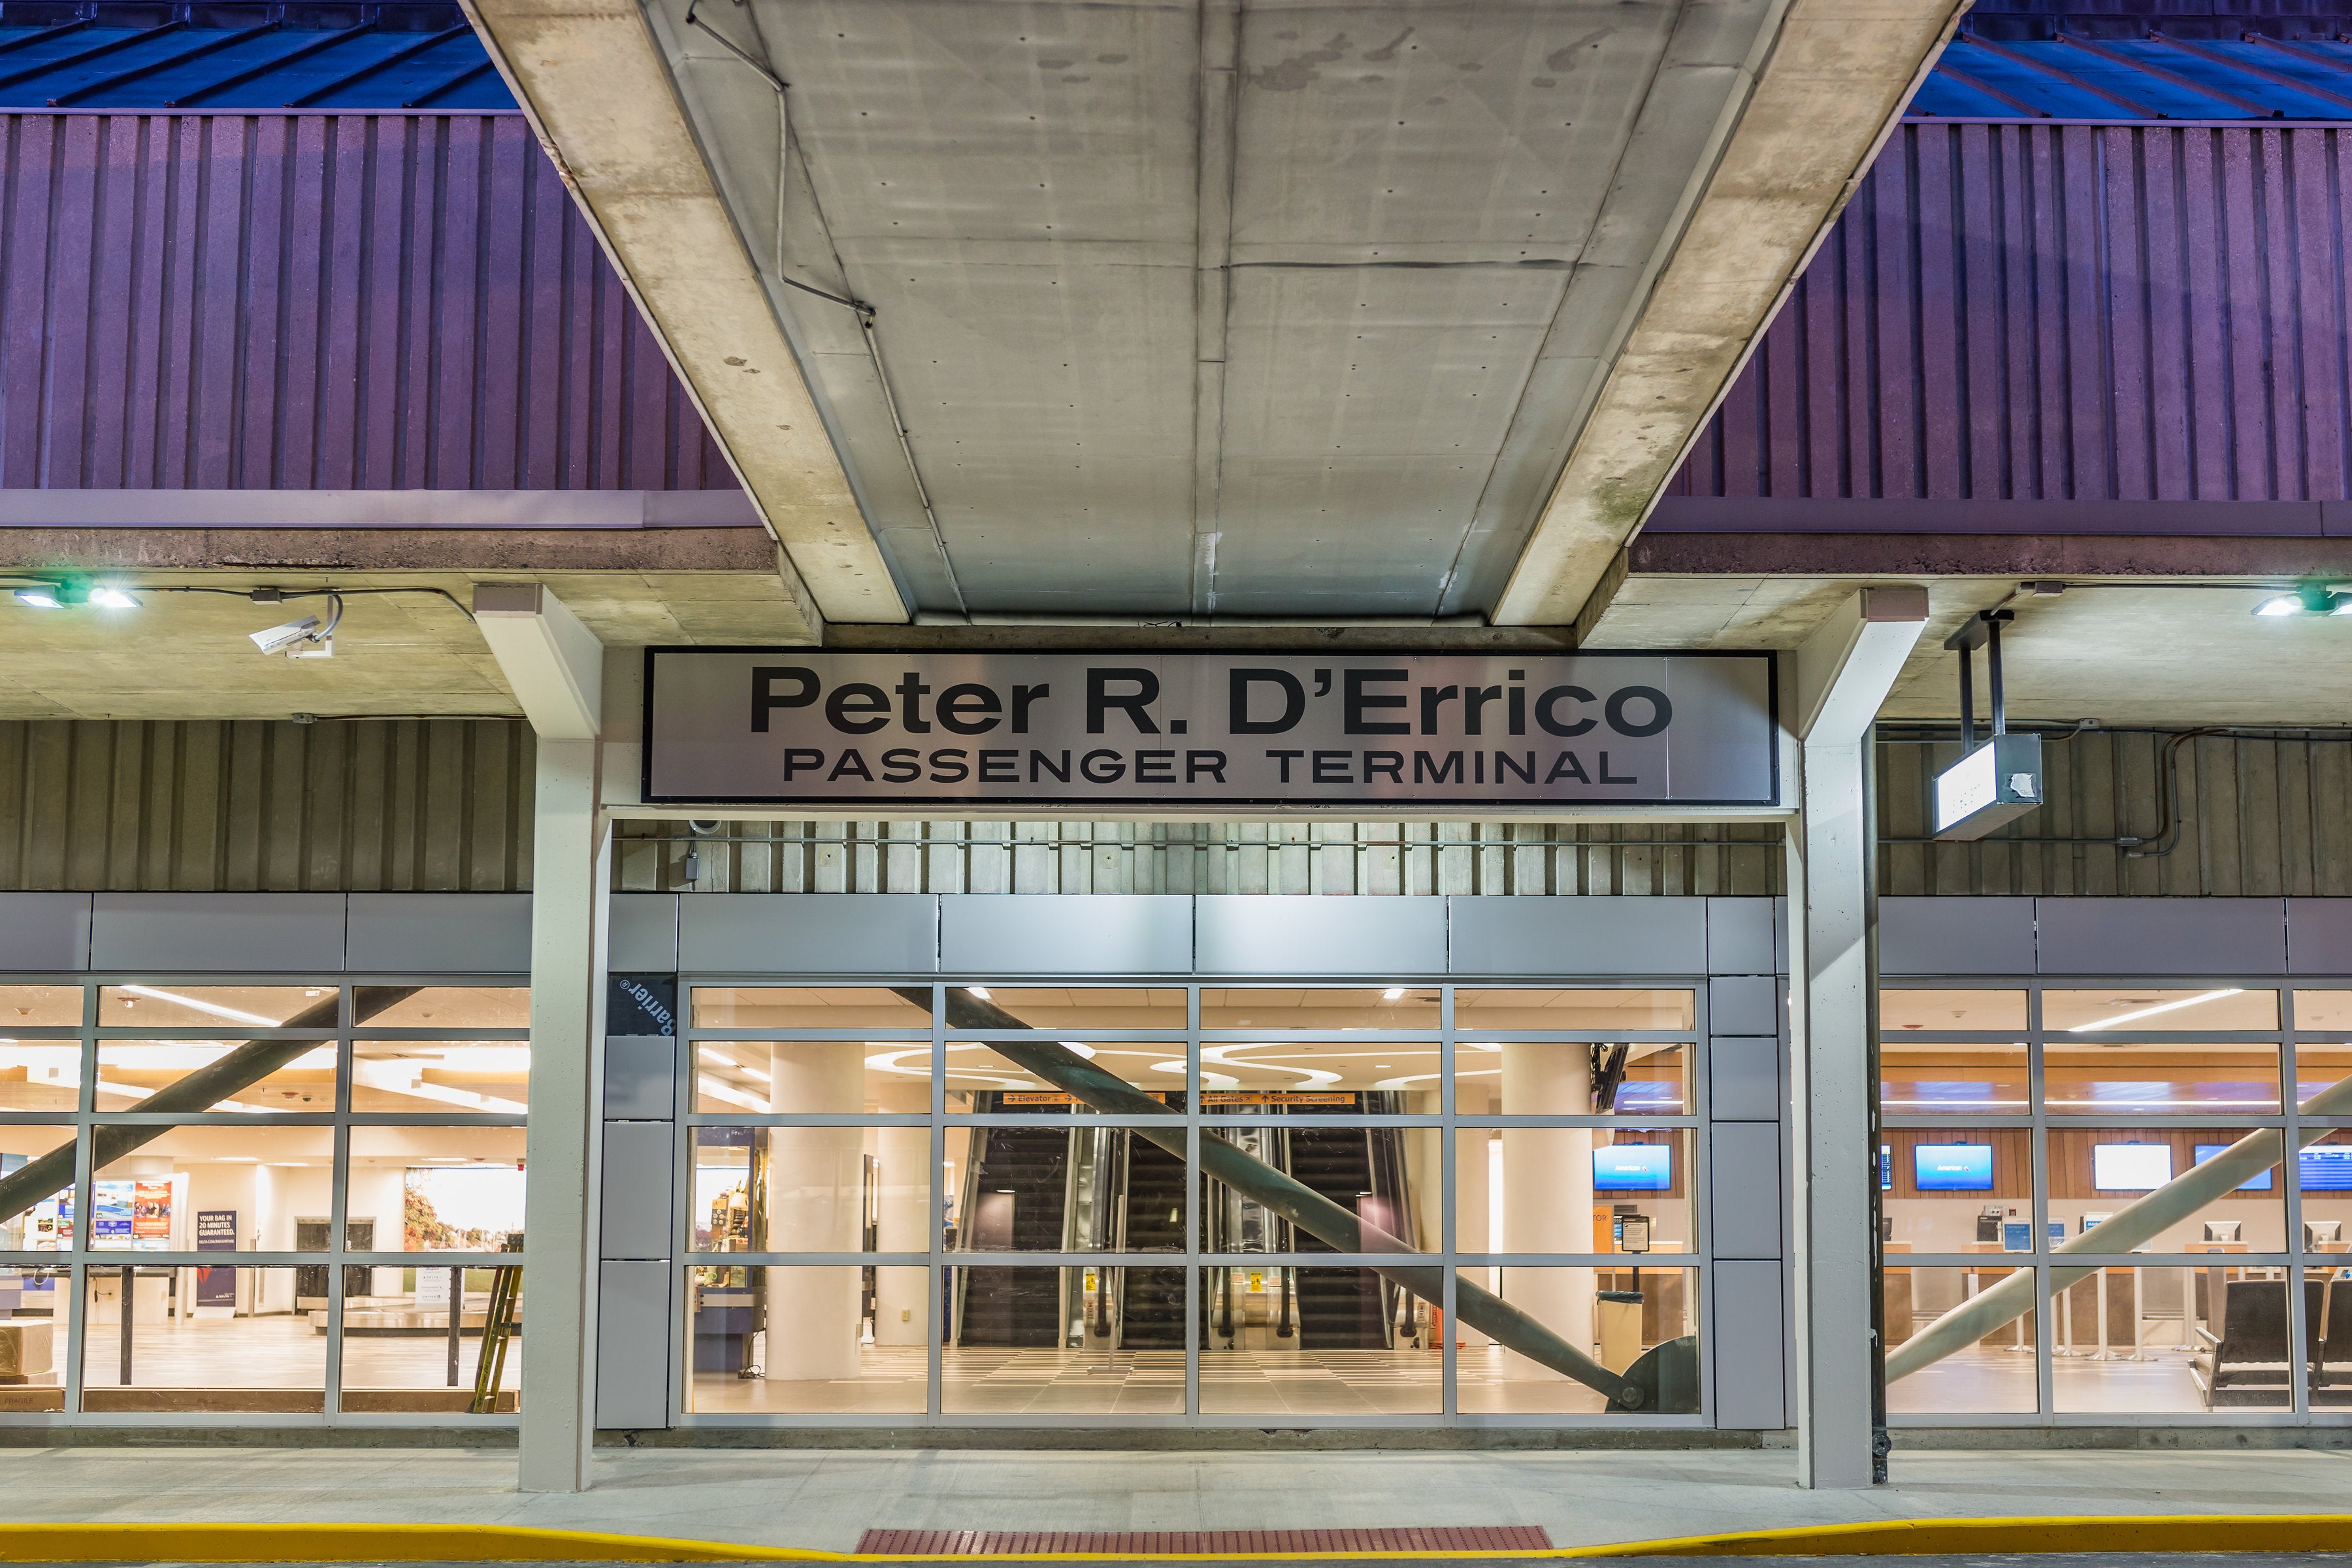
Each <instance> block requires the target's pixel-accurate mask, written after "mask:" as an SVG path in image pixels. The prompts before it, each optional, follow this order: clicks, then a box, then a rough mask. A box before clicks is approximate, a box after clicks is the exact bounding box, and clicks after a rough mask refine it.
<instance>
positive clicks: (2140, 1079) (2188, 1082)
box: [2042, 1036, 2279, 1116]
mask: <svg viewBox="0 0 2352 1568" xmlns="http://www.w3.org/2000/svg"><path fill="white" fill-rule="evenodd" d="M2278 1057H2279V1052H2278V1047H2276V1046H2274V1045H2272V1044H2270V1043H2269V1042H2268V1041H2257V1042H2246V1043H2242V1044H2239V1045H2189V1044H2187V1043H2183V1044H2180V1045H2161V1046H2146V1045H2125V1044H2124V1043H2122V1042H2121V1041H2115V1042H2111V1043H2106V1044H2101V1045H2084V1044H2077V1043H2075V1042H2074V1037H2065V1036H2062V1037H2057V1038H2054V1039H2052V1040H2051V1041H2049V1042H2048V1043H2047V1044H2046V1045H2045V1046H2044V1047H2043V1049H2042V1069H2043V1076H2042V1096H2043V1106H2044V1109H2046V1110H2048V1111H2049V1112H2050V1113H2051V1114H2052V1115H2053V1116H2128V1115H2136V1114H2137V1115H2151V1116H2199V1115H2210V1116H2275V1115H2277V1114H2278V1110H2279V1092H2278V1089H2279V1074H2278Z"/></svg>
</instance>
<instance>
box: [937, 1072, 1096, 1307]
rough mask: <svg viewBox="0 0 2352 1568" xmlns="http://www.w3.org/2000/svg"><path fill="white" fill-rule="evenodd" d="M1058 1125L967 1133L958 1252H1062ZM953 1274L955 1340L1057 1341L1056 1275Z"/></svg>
mask: <svg viewBox="0 0 2352 1568" xmlns="http://www.w3.org/2000/svg"><path fill="white" fill-rule="evenodd" d="M976 1109H982V1110H993V1109H994V1107H993V1106H992V1105H988V1106H982V1107H978V1108H976ZM1007 1109H1011V1108H1009V1107H1008V1108H1007ZM1042 1120H1044V1119H1042V1118H1041V1121H1042ZM1054 1121H1061V1119H1060V1118H1058V1117H1056V1118H1054V1119H1053V1120H1052V1121H1045V1125H1041V1126H1037V1127H984V1128H978V1129H975V1130H974V1138H975V1140H976V1147H975V1149H974V1152H973V1156H972V1161H971V1170H970V1173H969V1175H968V1177H967V1180H966V1186H965V1197H966V1201H965V1204H964V1210H963V1212H964V1216H965V1217H964V1229H963V1234H962V1237H961V1249H962V1250H963V1251H964V1252H966V1253H967V1254H971V1253H982V1254H984V1253H990V1252H1059V1251H1060V1250H1062V1247H1063V1237H1062V1226H1063V1215H1064V1211H1065V1209H1066V1207H1067V1205H1068V1202H1069V1180H1070V1156H1071V1148H1070V1142H1071V1134H1070V1128H1069V1125H1068V1123H1067V1122H1066V1121H1062V1122H1061V1125H1058V1126H1056V1125H1054V1124H1053V1123H1054ZM956 1272H957V1274H958V1275H959V1276H960V1287H959V1289H958V1290H957V1298H958V1300H957V1313H956V1320H955V1321H956V1342H957V1343H959V1344H964V1345H995V1346H1005V1347H1011V1348H1033V1347H1046V1346H1053V1345H1057V1344H1059V1343H1060V1342H1061V1340H1062V1310H1063V1308H1062V1270H1060V1269H1059V1268H972V1267H970V1266H966V1267H963V1268H959V1269H957V1271H956Z"/></svg>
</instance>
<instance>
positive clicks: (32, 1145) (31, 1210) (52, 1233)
mask: <svg viewBox="0 0 2352 1568" xmlns="http://www.w3.org/2000/svg"><path fill="white" fill-rule="evenodd" d="M73 1143H74V1130H73V1129H72V1128H70V1127H28V1126H25V1125H23V1124H21V1123H17V1124H8V1125H0V1183H6V1184H8V1185H9V1186H10V1187H12V1188H16V1187H22V1186H23V1185H24V1184H26V1183H28V1182H29V1183H34V1184H36V1186H37V1190H36V1191H35V1192H32V1193H24V1192H19V1193H17V1194H16V1198H15V1201H14V1202H10V1203H6V1204H0V1214H5V1215H7V1216H8V1217H6V1218H5V1219H0V1252H62V1251H65V1250H66V1249H67V1248H68V1247H70V1246H71V1244H72V1243H71V1237H72V1232H73V1221H72V1217H71V1215H72V1210H73V1174H74V1173H73ZM44 1158H48V1159H51V1160H53V1162H54V1163H52V1164H51V1166H50V1167H49V1171H50V1179H48V1180H46V1181H43V1180H40V1179H39V1178H38V1177H36V1176H26V1177H24V1178H21V1179H17V1177H16V1173H17V1172H19V1171H23V1170H25V1169H26V1167H27V1166H29V1165H31V1164H32V1163H34V1162H35V1161H37V1160H40V1159H44ZM28 1200H31V1201H30V1206H29V1207H27V1206H26V1203H27V1201H28ZM12 1211H13V1212H12ZM60 1215H63V1216H65V1217H64V1218H63V1219H62V1220H61V1219H60ZM5 1289H6V1287H5V1283H0V1292H5ZM8 1304H9V1303H8V1300H7V1298H6V1296H5V1294H0V1318H5V1316H6V1315H7V1313H6V1310H5V1309H6V1308H7V1307H8ZM0 1408H5V1406H0Z"/></svg>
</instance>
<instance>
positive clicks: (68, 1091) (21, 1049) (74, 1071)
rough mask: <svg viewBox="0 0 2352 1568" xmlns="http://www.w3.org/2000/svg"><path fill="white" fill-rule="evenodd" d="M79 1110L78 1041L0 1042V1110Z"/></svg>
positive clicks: (79, 1052) (79, 1062) (79, 1059)
mask: <svg viewBox="0 0 2352 1568" xmlns="http://www.w3.org/2000/svg"><path fill="white" fill-rule="evenodd" d="M80 1109H81V1042H80V1041H79V1040H0V1110H61V1111H67V1112H71V1111H75V1110H80Z"/></svg>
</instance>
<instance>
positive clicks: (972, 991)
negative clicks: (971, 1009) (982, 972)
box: [963, 985, 988, 1002]
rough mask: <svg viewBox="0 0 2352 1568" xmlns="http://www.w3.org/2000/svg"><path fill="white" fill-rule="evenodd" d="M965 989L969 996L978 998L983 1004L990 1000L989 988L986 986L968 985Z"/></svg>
mask: <svg viewBox="0 0 2352 1568" xmlns="http://www.w3.org/2000/svg"><path fill="white" fill-rule="evenodd" d="M963 989H964V994H966V995H968V996H977V997H979V998H980V999H981V1000H982V1001H983V1002H985V1001H987V1000H988V987H987V986H985V985H967V986H965V987H964V988H963Z"/></svg>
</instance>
